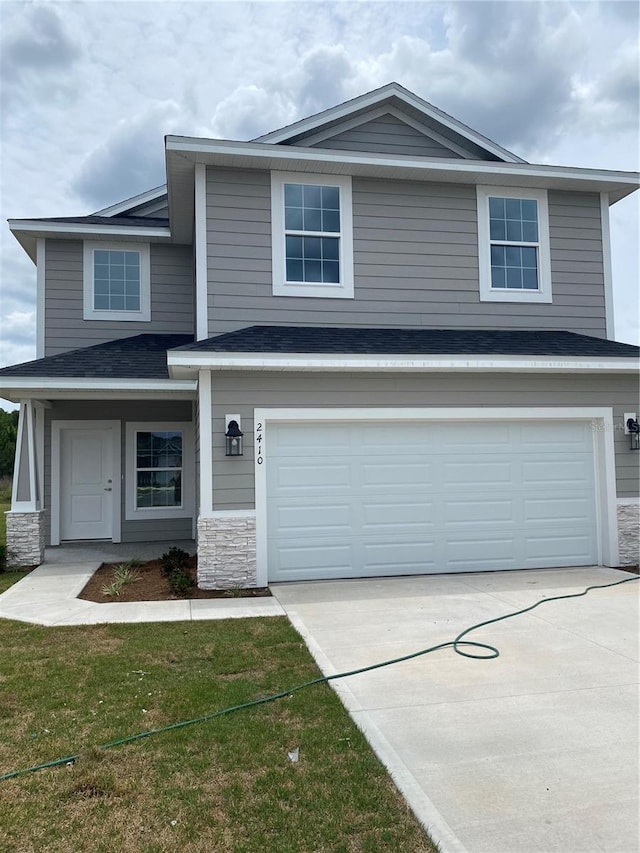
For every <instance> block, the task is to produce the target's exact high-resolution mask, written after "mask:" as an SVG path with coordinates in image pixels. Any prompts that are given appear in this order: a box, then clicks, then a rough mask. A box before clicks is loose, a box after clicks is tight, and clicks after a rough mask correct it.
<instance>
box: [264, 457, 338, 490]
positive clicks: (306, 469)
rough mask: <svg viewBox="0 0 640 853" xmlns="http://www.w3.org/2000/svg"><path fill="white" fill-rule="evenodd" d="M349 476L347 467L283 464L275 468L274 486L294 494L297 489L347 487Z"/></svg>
mask: <svg viewBox="0 0 640 853" xmlns="http://www.w3.org/2000/svg"><path fill="white" fill-rule="evenodd" d="M351 475H352V471H351V468H350V467H349V466H348V465H332V464H325V465H319V464H317V463H314V464H304V463H303V464H299V465H294V464H289V463H283V464H281V465H280V466H279V467H278V468H277V477H276V481H275V486H276V488H277V489H278V490H281V491H283V492H285V491H286V490H289V491H290V490H291V489H295V490H296V492H297V491H298V490H299V489H308V490H313V489H315V488H317V487H319V486H320V487H322V486H329V487H332V488H336V487H337V488H339V487H341V486H344V487H349V486H351V484H352V480H351Z"/></svg>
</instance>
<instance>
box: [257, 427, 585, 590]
mask: <svg viewBox="0 0 640 853" xmlns="http://www.w3.org/2000/svg"><path fill="white" fill-rule="evenodd" d="M268 448H269V450H268V454H267V457H266V460H265V461H266V468H267V472H266V482H267V541H268V549H267V552H268V553H267V558H268V571H269V579H270V580H272V581H278V580H281V581H283V580H311V579H317V578H340V577H345V578H346V577H374V576H384V575H401V574H425V573H436V572H464V571H483V570H487V571H498V570H504V569H522V568H543V567H550V566H580V565H590V564H593V563H597V562H598V558H597V541H596V507H595V484H594V460H593V434H592V431H591V427H590V424H587V423H581V422H571V423H569V422H559V421H546V422H545V421H537V422H535V421H519V422H517V421H514V422H505V421H496V422H491V423H488V422H485V423H478V422H476V423H467V422H460V421H458V422H454V423H451V422H447V423H434V422H431V423H425V422H415V421H412V422H404V423H388V422H371V421H370V422H364V423H363V422H347V421H342V422H324V423H317V424H313V425H311V424H308V423H305V424H300V423H298V424H296V423H276V422H272V423H271V424H270V425H269V427H268Z"/></svg>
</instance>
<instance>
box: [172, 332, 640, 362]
mask: <svg viewBox="0 0 640 853" xmlns="http://www.w3.org/2000/svg"><path fill="white" fill-rule="evenodd" d="M177 350H179V351H182V352H185V351H186V352H226V353H234V352H237V353H335V354H362V355H461V354H464V355H534V356H571V357H573V356H577V357H597V358H638V356H639V355H640V347H637V346H632V345H631V344H623V343H618V342H617V341H609V340H605V339H603V338H592V337H589V336H588V335H579V334H577V333H575V332H556V331H537V330H536V331H527V330H505V329H489V330H479V329H382V328H353V327H324V326H249V327H247V328H245V329H239V330H238V331H235V332H228V333H227V334H223V335H217V336H216V337H213V338H208V339H207V340H204V341H198V342H196V343H189V344H186V345H183V346H180V347H177Z"/></svg>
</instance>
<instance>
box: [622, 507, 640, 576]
mask: <svg viewBox="0 0 640 853" xmlns="http://www.w3.org/2000/svg"><path fill="white" fill-rule="evenodd" d="M618 547H619V549H620V565H621V566H637V565H638V559H639V557H640V553H639V552H640V504H629V505H627V504H622V505H620V504H619V505H618Z"/></svg>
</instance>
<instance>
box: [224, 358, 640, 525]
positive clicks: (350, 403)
mask: <svg viewBox="0 0 640 853" xmlns="http://www.w3.org/2000/svg"><path fill="white" fill-rule="evenodd" d="M387 406H388V407H390V408H398V407H401V406H407V407H432V406H450V407H460V406H510V407H513V406H521V407H535V406H562V407H565V406H604V407H613V410H614V420H615V429H616V432H615V454H616V481H617V493H618V497H620V498H624V497H637V496H638V494H639V484H638V454H637V453H634V452H633V451H631V450H629V439H628V436H625V435H624V434H623V424H622V416H623V414H624V412H625V411H627V412H628V411H632V412H633V411H638V409H639V408H640V404H639V403H638V387H637V380H636V378H635V377H633V376H577V375H565V376H560V375H556V376H550V375H546V374H545V375H537V376H535V375H522V374H517V373H512V374H494V375H487V374H471V373H467V374H458V373H446V374H445V373H441V374H434V373H430V374H422V375H419V374H407V373H402V374H395V375H394V374H388V373H379V374H373V373H371V374H358V375H354V374H335V373H334V374H328V373H313V374H309V373H307V374H303V373H286V374H285V373H268V372H260V373H252V374H248V373H242V372H234V373H231V372H228V373H220V374H217V373H214V374H213V454H214V456H213V500H214V509H218V510H224V509H252V508H253V507H254V454H253V441H252V435H253V432H254V428H255V425H254V420H253V414H254V408H262V407H264V408H278V407H282V408H285V407H290V408H318V407H325V408H347V407H353V408H356V407H387ZM225 412H237V413H238V414H239V415H240V416H241V418H242V429H243V431H244V434H245V442H244V456H243V457H242V458H241V459H228V458H226V457H225V455H224V415H225ZM266 439H267V442H268V435H267V436H266ZM265 452H266V453H267V454H268V452H269V450H268V443H267V445H266V447H265Z"/></svg>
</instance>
